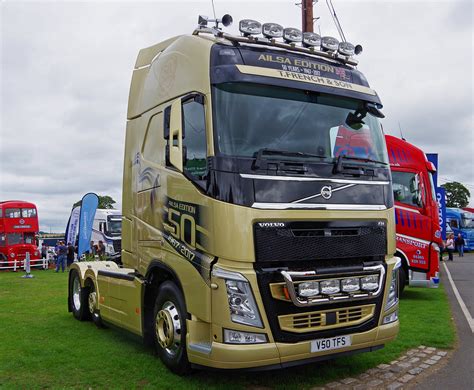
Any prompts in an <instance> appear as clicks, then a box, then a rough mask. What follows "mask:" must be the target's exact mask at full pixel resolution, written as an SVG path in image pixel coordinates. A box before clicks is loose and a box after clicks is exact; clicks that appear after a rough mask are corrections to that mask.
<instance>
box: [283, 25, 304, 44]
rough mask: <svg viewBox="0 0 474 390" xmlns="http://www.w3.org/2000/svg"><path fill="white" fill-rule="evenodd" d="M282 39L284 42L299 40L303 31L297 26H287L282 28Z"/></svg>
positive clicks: (301, 38)
mask: <svg viewBox="0 0 474 390" xmlns="http://www.w3.org/2000/svg"><path fill="white" fill-rule="evenodd" d="M283 39H284V40H285V42H286V43H292V42H301V41H302V40H303V33H302V32H301V31H300V30H298V29H297V28H293V27H287V28H285V29H284V30H283Z"/></svg>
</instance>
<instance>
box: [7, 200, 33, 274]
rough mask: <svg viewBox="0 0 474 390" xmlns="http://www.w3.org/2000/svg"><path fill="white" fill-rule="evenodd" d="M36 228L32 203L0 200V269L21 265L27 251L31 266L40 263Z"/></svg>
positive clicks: (14, 267)
mask: <svg viewBox="0 0 474 390" xmlns="http://www.w3.org/2000/svg"><path fill="white" fill-rule="evenodd" d="M38 230H39V229H38V212H37V210H36V206H35V205H34V204H33V203H30V202H24V201H21V200H8V201H0V270H4V269H16V268H17V267H18V268H19V267H23V262H24V260H25V258H26V253H27V252H29V253H30V259H31V261H32V262H31V266H32V267H33V266H36V265H42V264H40V263H41V261H40V259H41V254H40V251H39V249H38V246H37V244H36V236H37V234H38Z"/></svg>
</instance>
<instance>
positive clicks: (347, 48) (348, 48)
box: [337, 42, 355, 56]
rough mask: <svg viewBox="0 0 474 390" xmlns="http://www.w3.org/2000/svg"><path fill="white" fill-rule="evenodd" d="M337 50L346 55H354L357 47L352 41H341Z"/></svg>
mask: <svg viewBox="0 0 474 390" xmlns="http://www.w3.org/2000/svg"><path fill="white" fill-rule="evenodd" d="M337 51H338V52H339V53H340V54H342V55H344V56H353V55H354V54H355V47H354V45H353V44H352V43H349V42H341V43H339V47H338V49H337Z"/></svg>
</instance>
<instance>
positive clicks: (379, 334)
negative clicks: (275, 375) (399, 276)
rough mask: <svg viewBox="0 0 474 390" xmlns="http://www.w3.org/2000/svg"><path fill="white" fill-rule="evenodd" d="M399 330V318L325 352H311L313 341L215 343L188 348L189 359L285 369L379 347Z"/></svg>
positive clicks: (217, 365)
mask: <svg viewBox="0 0 474 390" xmlns="http://www.w3.org/2000/svg"><path fill="white" fill-rule="evenodd" d="M398 329H399V321H398V320H397V321H395V322H392V323H390V324H387V325H381V326H379V327H377V328H374V329H371V330H369V331H367V332H363V333H356V334H352V335H351V336H352V345H351V346H350V347H344V348H340V349H337V350H331V351H324V352H316V353H311V352H310V351H311V341H303V342H298V343H291V344H290V343H265V344H254V345H235V344H223V343H218V342H213V343H212V344H211V346H210V349H209V350H208V351H206V352H205V351H197V350H195V349H193V348H188V358H189V361H190V362H191V363H193V364H194V365H197V366H206V367H212V368H218V369H249V368H254V369H262V370H264V369H272V368H282V367H288V366H294V365H299V364H306V363H311V362H313V361H317V360H324V359H331V358H334V357H338V356H341V355H347V354H352V353H357V352H364V351H370V350H375V349H378V348H380V347H382V346H383V345H384V344H385V343H387V342H390V341H392V340H394V339H395V338H396V336H397V334H398Z"/></svg>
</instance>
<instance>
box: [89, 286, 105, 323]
mask: <svg viewBox="0 0 474 390" xmlns="http://www.w3.org/2000/svg"><path fill="white" fill-rule="evenodd" d="M89 280H90V279H89ZM87 308H88V310H89V314H90V317H91V318H92V322H93V323H94V324H95V325H96V326H97V327H98V328H105V325H104V322H103V321H102V317H101V316H100V312H99V297H98V295H97V291H96V288H95V284H94V282H93V281H91V280H90V283H89V296H88V297H87Z"/></svg>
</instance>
